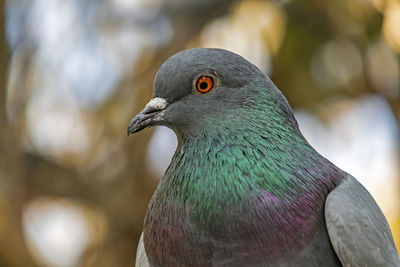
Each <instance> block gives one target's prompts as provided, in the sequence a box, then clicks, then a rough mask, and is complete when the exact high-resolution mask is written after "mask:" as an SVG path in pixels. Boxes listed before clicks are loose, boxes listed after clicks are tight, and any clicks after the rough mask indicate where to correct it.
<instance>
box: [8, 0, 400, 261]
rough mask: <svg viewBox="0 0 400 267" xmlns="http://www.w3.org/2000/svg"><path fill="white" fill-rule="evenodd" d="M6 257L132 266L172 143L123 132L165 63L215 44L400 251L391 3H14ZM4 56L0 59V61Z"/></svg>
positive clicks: (154, 133) (158, 135)
mask: <svg viewBox="0 0 400 267" xmlns="http://www.w3.org/2000/svg"><path fill="white" fill-rule="evenodd" d="M1 8H2V15H1V17H0V18H1V23H2V27H3V29H4V32H3V36H2V38H0V41H1V42H2V43H0V53H2V54H4V55H6V60H4V62H1V64H3V65H2V66H1V67H2V69H6V70H7V71H6V72H4V73H2V74H0V75H1V77H0V78H1V79H2V81H3V82H2V85H3V86H4V90H2V92H3V93H2V95H1V97H0V101H1V103H2V104H3V105H0V107H1V108H2V111H1V112H0V114H1V115H2V117H1V120H2V122H4V123H3V125H5V126H4V127H5V128H4V130H3V131H2V133H1V134H0V142H1V143H0V144H1V146H0V147H1V148H2V149H3V153H2V155H1V163H0V218H2V219H0V233H2V234H0V265H5V266H34V265H39V266H66V267H68V266H128V265H131V264H132V263H133V262H134V257H135V249H136V244H137V240H138V238H139V235H140V233H141V227H142V222H143V216H144V212H145V210H146V207H147V204H148V201H149V199H150V197H151V195H152V192H153V191H154V188H155V186H156V185H157V183H158V181H159V179H160V178H161V177H162V175H163V173H164V171H165V169H166V168H167V166H168V164H169V162H170V159H171V157H172V154H173V152H174V150H175V148H176V145H177V143H176V142H177V141H176V137H175V135H174V133H173V132H172V131H171V130H169V129H167V128H164V127H156V128H155V129H153V130H145V131H143V132H141V133H139V134H137V135H135V136H133V137H129V138H127V137H126V128H127V125H128V123H129V120H130V118H131V117H132V116H133V115H134V114H135V113H136V112H138V111H139V110H140V109H141V108H142V107H143V106H144V104H145V103H146V102H147V101H148V100H149V99H150V97H151V94H152V82H153V78H154V75H155V73H156V71H157V69H158V68H159V66H160V64H161V63H162V62H163V61H164V60H166V59H167V58H168V57H169V56H171V55H172V54H174V53H175V52H177V51H180V50H183V49H187V48H192V47H220V48H225V49H229V50H231V51H233V52H236V53H238V54H240V55H242V56H244V57H245V58H247V59H248V60H249V61H251V62H253V63H254V64H256V65H257V66H258V67H259V68H260V69H261V70H262V71H264V72H265V73H267V74H268V75H269V76H270V77H271V78H272V80H273V81H274V82H275V83H276V84H277V86H278V87H279V88H280V89H281V90H282V92H283V93H284V95H285V96H286V97H287V98H288V101H289V103H290V104H291V105H292V107H293V109H294V111H295V116H296V118H297V120H298V122H299V125H300V129H301V131H302V132H303V134H304V135H305V137H306V138H307V139H308V140H309V142H310V143H311V145H313V146H314V147H315V148H316V149H317V151H319V152H320V153H321V154H322V155H323V156H325V157H327V158H328V159H330V160H331V161H332V162H334V163H335V164H337V165H338V166H339V167H340V168H342V169H343V170H345V171H347V172H349V173H350V174H352V175H354V176H355V177H356V178H357V179H359V181H360V182H362V183H363V184H364V186H365V187H366V188H367V189H368V190H369V191H370V192H371V194H372V195H373V196H374V198H375V199H376V201H377V202H378V204H379V205H380V207H381V208H382V210H383V211H384V213H385V215H386V217H387V218H388V220H389V223H390V226H391V228H392V230H393V233H394V237H395V240H396V244H397V246H398V247H400V205H399V204H398V203H400V170H399V166H400V164H399V162H400V158H399V138H400V134H399V133H400V132H399V121H400V65H399V64H400V61H399V59H400V57H399V55H400V27H399V25H400V2H399V1H397V0H354V1H347V0H335V1H334V0H330V1H317V0H313V1H292V0H281V1H279V0H275V1H262V0H247V1H228V0H215V1H211V0H202V1H201V0H190V1H189V0H187V1H186V0H165V1H161V0H134V1H132V0H102V1H89V0H68V1H63V0H53V1H44V0H7V1H5V2H4V3H3V4H2V5H1ZM1 58H3V57H1Z"/></svg>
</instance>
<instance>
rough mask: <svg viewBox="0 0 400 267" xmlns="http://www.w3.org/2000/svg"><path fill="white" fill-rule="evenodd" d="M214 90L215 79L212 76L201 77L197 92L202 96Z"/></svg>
mask: <svg viewBox="0 0 400 267" xmlns="http://www.w3.org/2000/svg"><path fill="white" fill-rule="evenodd" d="M213 88H214V78H213V77H212V76H207V75H204V76H201V77H199V78H198V79H197V81H196V90H197V91H198V92H200V93H202V94H205V93H208V92H209V91H210V90H211V89H213Z"/></svg>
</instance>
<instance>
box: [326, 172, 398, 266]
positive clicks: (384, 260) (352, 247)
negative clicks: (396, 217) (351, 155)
mask: <svg viewBox="0 0 400 267" xmlns="http://www.w3.org/2000/svg"><path fill="white" fill-rule="evenodd" d="M325 219H326V226H327V229H328V233H329V237H330V239H331V243H332V245H333V248H334V250H335V252H336V255H337V256H338V257H339V260H340V261H341V263H342V264H343V266H400V261H399V257H398V255H397V252H396V247H395V245H394V242H393V237H392V233H391V231H390V228H389V225H388V223H387V221H386V219H385V216H384V215H383V213H382V211H381V210H380V209H379V207H378V205H377V204H376V203H375V200H374V199H373V198H372V196H371V195H370V194H369V192H368V191H367V190H366V189H365V188H364V187H363V186H362V185H361V184H360V183H359V182H358V181H357V180H356V179H354V178H353V177H351V176H350V175H349V176H348V177H347V178H346V179H345V180H344V181H343V182H342V183H341V184H340V185H339V186H338V187H337V188H336V189H335V190H333V191H332V192H331V193H330V194H329V195H328V197H327V200H326V203H325Z"/></svg>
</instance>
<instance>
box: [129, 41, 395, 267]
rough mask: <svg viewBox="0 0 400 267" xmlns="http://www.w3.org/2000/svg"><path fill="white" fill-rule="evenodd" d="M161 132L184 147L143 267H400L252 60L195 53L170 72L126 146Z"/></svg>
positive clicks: (358, 193) (363, 201) (167, 68)
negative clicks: (146, 132)
mask: <svg viewBox="0 0 400 267" xmlns="http://www.w3.org/2000/svg"><path fill="white" fill-rule="evenodd" d="M154 125H162V126H166V127H169V128H170V129H172V130H173V131H174V132H175V134H176V136H177V139H178V146H177V149H176V151H175V154H174V156H173V158H172V160H171V163H170V165H169V167H168V168H167V170H166V172H165V174H164V177H163V178H162V179H161V180H160V183H159V185H158V187H157V189H156V190H155V193H154V195H153V197H152V199H151V201H150V204H149V207H148V209H147V212H146V215H145V220H144V226H143V233H142V235H141V237H140V241H139V244H138V250H137V257H136V266H400V261H399V257H398V254H397V251H396V248H395V244H394V241H393V237H392V233H391V230H390V228H389V225H388V223H387V221H386V219H385V216H384V215H383V213H382V211H381V210H380V208H379V207H378V205H377V204H376V202H375V201H374V199H373V198H372V196H371V195H370V194H369V193H368V191H367V190H366V189H365V188H364V187H363V186H362V185H361V184H360V183H359V182H358V181H357V180H356V179H355V178H353V177H352V176H351V175H349V174H347V173H346V172H344V171H342V170H340V169H339V168H338V167H336V166H335V165H334V164H333V163H331V162H330V161H329V160H327V159H325V158H324V157H323V156H321V155H320V154H319V153H318V152H317V151H316V150H315V149H314V148H313V147H311V146H310V144H309V143H308V142H307V141H306V139H305V138H304V136H303V135H302V134H301V132H300V130H299V127H298V124H297V122H296V119H295V117H294V115H293V112H292V109H291V107H290V106H289V104H288V102H287V100H286V99H285V97H284V96H283V94H282V93H281V92H280V91H279V89H278V88H277V87H276V86H275V85H274V84H273V82H272V81H271V80H270V78H269V77H268V76H267V75H265V74H264V73H263V72H262V71H261V70H260V69H258V68H257V67H256V66H255V65H253V64H251V63H250V62H248V61H247V60H246V59H244V58H243V57H241V56H239V55H237V54H235V53H232V52H230V51H227V50H223V49H216V48H195V49H190V50H184V51H181V52H178V53H177V54H175V55H173V56H172V57H170V58H169V59H168V60H166V61H165V62H164V63H163V64H162V66H161V67H160V69H159V70H158V72H157V74H156V77H155V80H154V92H153V98H152V99H151V100H150V102H149V103H148V104H147V105H146V106H145V108H144V109H143V110H142V111H141V112H140V113H139V114H138V115H136V116H135V117H134V118H133V119H132V120H131V122H130V124H129V126H128V135H130V134H133V133H136V132H138V131H141V130H142V129H144V128H147V127H150V126H154ZM343 130H345V129H343Z"/></svg>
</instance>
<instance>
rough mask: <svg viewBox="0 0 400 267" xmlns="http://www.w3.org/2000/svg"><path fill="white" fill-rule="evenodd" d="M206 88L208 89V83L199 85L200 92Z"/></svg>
mask: <svg viewBox="0 0 400 267" xmlns="http://www.w3.org/2000/svg"><path fill="white" fill-rule="evenodd" d="M207 87H208V83H206V82H202V83H201V84H200V89H202V90H205V89H207Z"/></svg>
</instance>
